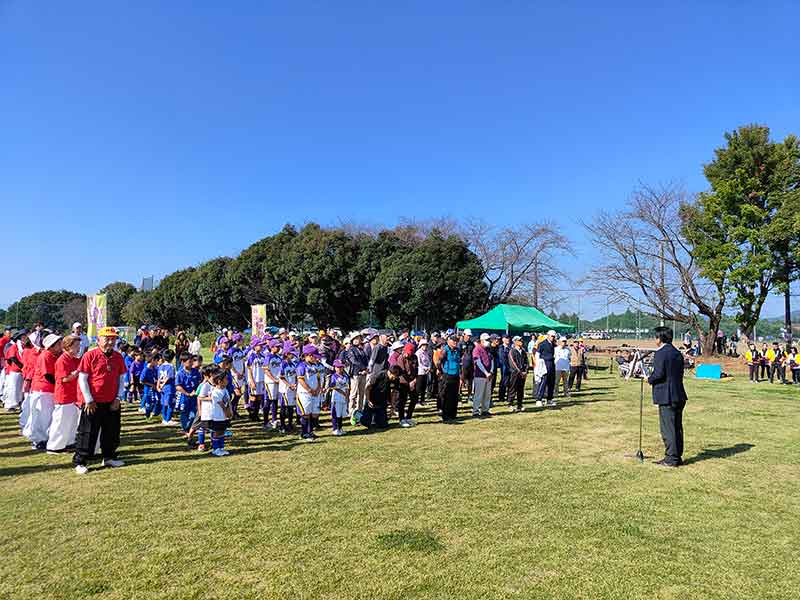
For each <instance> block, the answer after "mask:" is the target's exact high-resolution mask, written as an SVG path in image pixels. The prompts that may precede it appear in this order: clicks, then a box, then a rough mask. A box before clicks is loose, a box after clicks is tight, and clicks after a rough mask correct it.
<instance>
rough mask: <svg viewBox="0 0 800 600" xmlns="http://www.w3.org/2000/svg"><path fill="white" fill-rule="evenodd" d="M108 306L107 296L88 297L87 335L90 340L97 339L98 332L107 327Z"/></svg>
mask: <svg viewBox="0 0 800 600" xmlns="http://www.w3.org/2000/svg"><path fill="white" fill-rule="evenodd" d="M107 317H108V315H107V305H106V295H105V294H95V295H93V296H87V297H86V335H87V336H88V337H89V339H90V340H94V339H96V338H97V332H98V331H99V330H100V329H101V328H103V327H105V326H106V319H107Z"/></svg>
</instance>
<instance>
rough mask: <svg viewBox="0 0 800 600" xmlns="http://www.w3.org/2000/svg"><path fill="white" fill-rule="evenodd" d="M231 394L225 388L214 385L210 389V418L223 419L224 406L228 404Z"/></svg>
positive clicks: (224, 417) (224, 418)
mask: <svg viewBox="0 0 800 600" xmlns="http://www.w3.org/2000/svg"><path fill="white" fill-rule="evenodd" d="M230 401H231V396H230V394H229V393H228V390H226V389H225V388H218V387H214V389H213V390H212V391H211V420H212V421H225V420H227V418H228V417H226V416H225V407H226V406H228V404H230Z"/></svg>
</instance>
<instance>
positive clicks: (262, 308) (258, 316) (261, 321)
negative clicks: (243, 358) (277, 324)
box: [250, 304, 267, 337]
mask: <svg viewBox="0 0 800 600" xmlns="http://www.w3.org/2000/svg"><path fill="white" fill-rule="evenodd" d="M250 310H251V317H250V323H251V325H252V327H253V337H261V336H263V335H264V334H265V333H266V331H267V306H266V305H265V304H253V305H252V306H251V307H250Z"/></svg>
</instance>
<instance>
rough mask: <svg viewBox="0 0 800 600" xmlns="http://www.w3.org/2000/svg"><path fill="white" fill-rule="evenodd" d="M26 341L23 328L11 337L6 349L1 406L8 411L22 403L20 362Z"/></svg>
mask: <svg viewBox="0 0 800 600" xmlns="http://www.w3.org/2000/svg"><path fill="white" fill-rule="evenodd" d="M27 342H28V336H27V334H26V333H25V331H24V330H23V331H21V332H19V333H17V334H16V335H15V336H14V337H13V338H12V342H11V344H9V345H8V347H7V349H6V355H5V361H6V367H5V372H6V378H5V383H4V387H3V408H5V409H6V411H8V412H14V411H16V410H17V408H19V407H20V406H21V405H22V384H23V377H22V369H23V367H24V366H25V365H24V364H23V362H22V352H23V350H24V348H25V344H26V343H27Z"/></svg>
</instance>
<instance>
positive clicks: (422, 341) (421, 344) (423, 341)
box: [417, 338, 428, 346]
mask: <svg viewBox="0 0 800 600" xmlns="http://www.w3.org/2000/svg"><path fill="white" fill-rule="evenodd" d="M427 345H428V340H426V339H425V338H422V339H421V340H420V341H419V342H418V343H417V346H427Z"/></svg>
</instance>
